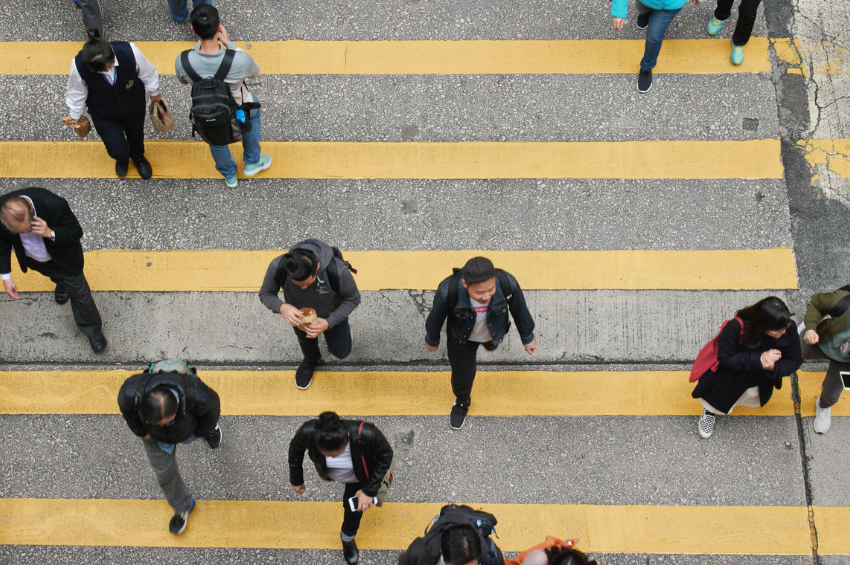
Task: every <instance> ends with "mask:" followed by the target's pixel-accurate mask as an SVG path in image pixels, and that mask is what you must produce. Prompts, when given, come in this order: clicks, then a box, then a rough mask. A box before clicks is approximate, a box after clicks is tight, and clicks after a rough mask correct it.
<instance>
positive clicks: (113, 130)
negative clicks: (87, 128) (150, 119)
mask: <svg viewBox="0 0 850 565" xmlns="http://www.w3.org/2000/svg"><path fill="white" fill-rule="evenodd" d="M137 80H138V79H137ZM146 113H147V112H146V111H145V105H144V104H141V105H140V106H139V107H138V108H137V109H133V110H132V111H131V112H130V113H127V114H124V115H123V116H121V117H120V118H111V119H105V118H99V117H97V116H92V117H91V121H92V125H94V129H95V130H97V134H98V135H99V136H100V138H101V139H102V140H103V144H104V145H105V146H106V152H107V153H109V156H110V157H112V158H113V159H115V160H116V161H126V160H127V159H128V158H130V159H140V158H142V157H144V155H145V114H146Z"/></svg>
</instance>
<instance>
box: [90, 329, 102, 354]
mask: <svg viewBox="0 0 850 565" xmlns="http://www.w3.org/2000/svg"><path fill="white" fill-rule="evenodd" d="M89 343H90V344H91V350H92V351H94V352H95V353H102V352H103V350H104V349H106V338H105V337H104V336H103V332H101V331H100V330H95V331H94V335H93V336H91V337H90V338H89Z"/></svg>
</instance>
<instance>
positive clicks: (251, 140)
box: [210, 108, 260, 179]
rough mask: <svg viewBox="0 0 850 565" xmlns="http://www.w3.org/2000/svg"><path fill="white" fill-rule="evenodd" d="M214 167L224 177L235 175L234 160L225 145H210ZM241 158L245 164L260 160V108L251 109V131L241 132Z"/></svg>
mask: <svg viewBox="0 0 850 565" xmlns="http://www.w3.org/2000/svg"><path fill="white" fill-rule="evenodd" d="M210 153H212V156H213V159H214V160H215V168H216V170H217V171H218V172H220V173H221V174H222V176H223V177H224V178H226V179H229V178H233V177H235V176H236V161H234V160H233V155H231V154H230V148H229V147H228V146H227V145H210ZM242 160H243V161H245V164H246V165H254V164H256V163H259V162H260V108H255V109H254V110H251V131H249V132H248V133H243V134H242Z"/></svg>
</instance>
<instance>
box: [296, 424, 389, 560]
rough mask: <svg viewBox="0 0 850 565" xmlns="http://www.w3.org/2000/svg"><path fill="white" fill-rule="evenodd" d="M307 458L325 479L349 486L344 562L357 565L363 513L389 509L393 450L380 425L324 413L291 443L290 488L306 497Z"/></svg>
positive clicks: (345, 503) (345, 505)
mask: <svg viewBox="0 0 850 565" xmlns="http://www.w3.org/2000/svg"><path fill="white" fill-rule="evenodd" d="M304 453H307V456H308V457H309V458H310V460H311V461H312V462H313V465H314V466H315V467H316V472H318V473H319V476H320V477H321V478H322V479H324V480H326V481H334V482H337V483H344V484H345V490H344V492H343V495H342V506H343V508H344V509H345V510H344V513H343V520H342V528H341V529H340V538H341V539H342V552H343V557H344V558H345V562H346V563H348V565H356V564H357V561H358V560H359V558H360V552H359V551H358V549H357V543H356V542H355V541H354V537H355V536H356V535H357V530H358V529H360V520H362V519H363V512H364V511H365V510H367V509H369V508H371V507H372V506H373V504H374V505H377V506H382V505H383V504H384V500H385V499H386V496H387V493H388V491H389V488H390V486H391V485H392V482H393V472H394V471H393V449H392V447H390V444H389V442H388V441H387V439H386V438H385V437H384V434H382V433H381V430H379V429H378V428H377V427H376V426H375V425H373V424H370V423H368V422H361V421H359V420H340V418H339V416H338V415H337V414H336V413H335V412H322V413H321V414H319V417H318V418H317V419H315V420H309V421H307V422H305V423H304V424H303V425H302V426H301V427H300V428H298V431H297V432H295V436H294V437H293V438H292V441H291V442H290V443H289V484H290V485H291V486H292V490H294V491H295V492H296V493H298V494H301V495H303V494H304V493H305V492H307V487H306V485H305V483H304V466H303V463H304ZM376 498H377V502H375V499H376ZM352 503H353V504H354V505H355V507H354V509H352V507H351V504H352Z"/></svg>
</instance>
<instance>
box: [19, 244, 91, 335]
mask: <svg viewBox="0 0 850 565" xmlns="http://www.w3.org/2000/svg"><path fill="white" fill-rule="evenodd" d="M27 266H28V267H29V268H31V269H33V270H34V271H38V272H39V273H41V274H42V275H44V276H45V277H47V278H49V279H50V280H52V281H53V282H54V283H56V285H57V286H59V285H64V286H66V287H68V292H69V293H70V294H71V312H73V313H74V321H75V322H76V323H77V326H78V327H79V328H80V331H81V332H83V333H84V334H86V336H88V337H89V338H91V337H93V336H94V332H95V331H96V330H99V329H100V328H101V326H102V325H103V322H102V320H101V319H100V312H98V310H97V305H96V304H95V303H94V297H93V296H92V294H91V289H90V288H89V283H88V281H86V276H85V274H83V273H78V274H76V273H71V272H69V271H66V270H65V269H63V268H61V267H59V266H57V265H56V263H55V262H54V261H49V262H47V263H39V262H37V261H33V260H32V259H28V261H27Z"/></svg>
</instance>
